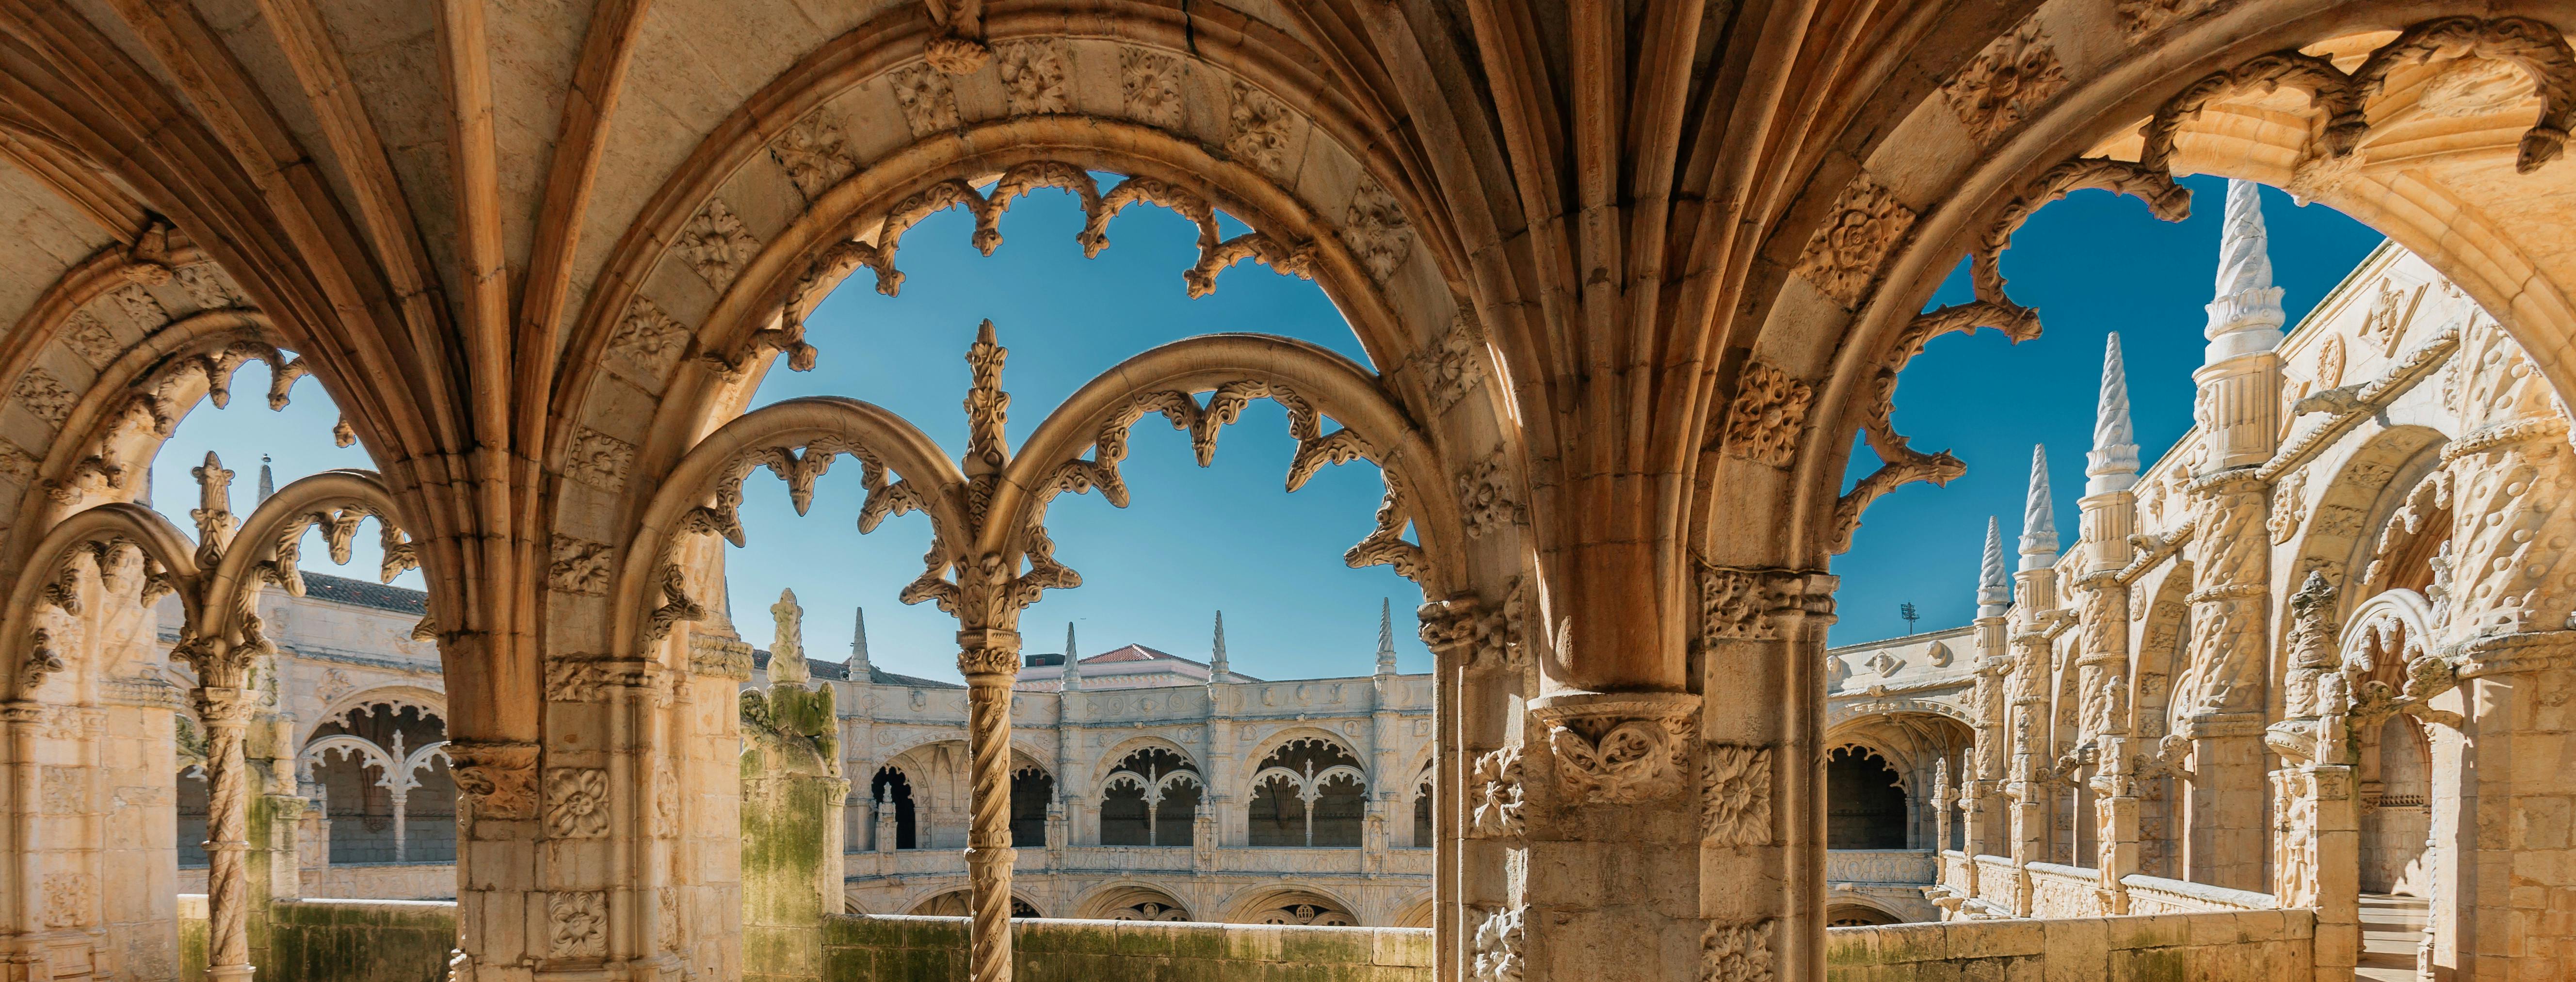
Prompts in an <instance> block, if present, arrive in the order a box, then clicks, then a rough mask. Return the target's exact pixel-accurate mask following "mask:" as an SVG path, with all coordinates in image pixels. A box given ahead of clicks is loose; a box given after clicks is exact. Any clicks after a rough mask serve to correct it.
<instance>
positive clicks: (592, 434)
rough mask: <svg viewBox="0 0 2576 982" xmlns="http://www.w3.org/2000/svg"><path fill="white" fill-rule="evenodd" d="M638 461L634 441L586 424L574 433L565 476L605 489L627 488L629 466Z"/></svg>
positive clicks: (566, 462) (567, 454)
mask: <svg viewBox="0 0 2576 982" xmlns="http://www.w3.org/2000/svg"><path fill="white" fill-rule="evenodd" d="M634 462H635V445H634V444H632V443H628V442H626V441H624V440H620V439H618V438H616V437H613V436H610V435H608V434H606V433H602V432H599V431H598V430H594V429H591V428H590V427H587V426H584V427H579V428H577V429H576V430H574V432H573V437H572V449H571V450H570V451H568V452H567V453H566V454H565V455H564V476H565V477H569V478H572V479H573V480H576V481H580V482H582V483H584V484H588V485H590V486H592V487H596V488H598V489H600V490H602V491H612V492H613V491H623V490H625V489H626V469H627V468H628V467H629V466H630V465H632V464H633V463H634Z"/></svg>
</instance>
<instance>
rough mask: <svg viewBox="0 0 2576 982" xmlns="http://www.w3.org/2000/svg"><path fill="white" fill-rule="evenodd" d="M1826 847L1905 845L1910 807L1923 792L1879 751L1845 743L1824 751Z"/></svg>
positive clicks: (1883, 847)
mask: <svg viewBox="0 0 2576 982" xmlns="http://www.w3.org/2000/svg"><path fill="white" fill-rule="evenodd" d="M1824 770H1825V800H1826V804H1825V816H1826V817H1825V826H1826V832H1825V843H1826V845H1825V847H1826V848H1828V849H1903V848H1906V845H1907V842H1906V839H1907V836H1908V834H1909V830H1908V829H1907V828H1906V824H1907V823H1906V817H1905V812H1906V811H1907V810H1908V808H1909V806H1911V805H1914V804H1917V803H1918V802H1919V798H1920V796H1918V795H1915V794H1911V793H1909V792H1908V791H1907V790H1906V787H1905V784H1906V780H1907V775H1905V774H1904V772H1902V771H1901V770H1899V769H1898V768H1897V767H1896V766H1895V765H1894V764H1893V763H1892V762H1890V761H1888V760H1887V759H1886V758H1885V757H1883V756H1881V755H1880V754H1879V753H1878V752H1877V751H1876V750H1873V749H1871V748H1869V747H1867V746H1864V745H1861V744H1857V743H1845V744H1843V745H1842V746H1838V747H1835V748H1833V749H1832V750H1830V751H1828V752H1827V753H1826V755H1825V768H1824Z"/></svg>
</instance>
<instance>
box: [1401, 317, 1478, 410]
mask: <svg viewBox="0 0 2576 982" xmlns="http://www.w3.org/2000/svg"><path fill="white" fill-rule="evenodd" d="M1484 347H1485V338H1484V331H1483V330H1482V329H1480V328H1478V327H1477V326H1476V318H1475V317H1474V316H1473V315H1472V314H1470V313H1468V312H1467V311H1466V310H1465V309H1463V308H1462V309H1460V310H1459V311H1458V315H1457V317H1456V318H1455V319H1453V320H1452V321H1451V322H1450V324H1449V333H1447V334H1443V335H1441V336H1440V343H1439V344H1437V345H1432V346H1429V347H1425V348H1423V349H1422V350H1420V351H1417V352H1414V353H1413V367H1414V371H1416V372H1419V373H1421V375H1422V387H1423V388H1424V389H1425V390H1427V391H1428V392H1429V393H1430V394H1431V414H1432V415H1434V416H1437V415H1440V414H1442V413H1446V412H1448V411H1449V407H1451V406H1455V405H1457V404H1458V400H1460V399H1464V398H1466V397H1467V393H1468V391H1470V390H1472V389H1474V388H1475V387H1476V385H1477V383H1480V382H1482V381H1484V378H1485V367H1484V366H1485V360H1484V357H1483V355H1484Z"/></svg>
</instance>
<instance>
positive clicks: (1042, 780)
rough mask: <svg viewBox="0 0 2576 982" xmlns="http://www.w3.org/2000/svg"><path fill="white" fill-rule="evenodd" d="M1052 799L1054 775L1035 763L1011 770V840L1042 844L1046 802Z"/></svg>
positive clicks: (1045, 825)
mask: <svg viewBox="0 0 2576 982" xmlns="http://www.w3.org/2000/svg"><path fill="white" fill-rule="evenodd" d="M1054 800H1055V778H1054V777H1053V776H1051V775H1049V774H1047V772H1045V771H1042V770H1039V769H1037V768H1035V767H1023V768H1020V769H1019V770H1016V771H1012V772H1011V844H1012V845H1014V846H1029V847H1044V846H1045V845H1046V827H1047V803H1048V802H1051V801H1054Z"/></svg>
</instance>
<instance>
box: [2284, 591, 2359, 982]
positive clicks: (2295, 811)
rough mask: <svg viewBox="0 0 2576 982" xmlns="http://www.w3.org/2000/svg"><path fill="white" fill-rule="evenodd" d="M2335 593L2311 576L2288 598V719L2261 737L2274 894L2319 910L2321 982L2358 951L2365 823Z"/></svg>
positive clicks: (2339, 975)
mask: <svg viewBox="0 0 2576 982" xmlns="http://www.w3.org/2000/svg"><path fill="white" fill-rule="evenodd" d="M2335 607H2336V590H2335V588H2334V587H2333V586H2332V585H2331V584H2328V583H2327V582H2326V579H2325V576H2324V575H2323V574H2320V573H2314V572H2311V573H2309V574H2308V579H2307V581H2306V583H2304V584H2302V585H2301V586H2300V588H2299V592H2297V593H2295V594H2292V595H2291V596H2290V637H2289V645H2288V647H2289V651H2288V656H2289V667H2288V669H2287V671H2286V672H2285V673H2284V674H2283V681H2282V700H2281V712H2282V716H2283V717H2284V718H2283V719H2282V720H2281V721H2280V722H2278V723H2274V724H2272V725H2271V726H2269V727H2267V728H2266V729H2265V731H2264V735H2263V741H2264V744H2265V745H2266V746H2267V747H2269V748H2270V749H2271V750H2272V751H2273V752H2274V753H2277V754H2279V755H2280V756H2281V759H2282V762H2283V765H2284V766H2282V767H2281V768H2280V769H2278V770H2275V771H2273V772H2272V774H2271V783H2272V802H2273V827H2272V836H2273V846H2272V895H2273V896H2275V897H2279V898H2280V899H2281V905H2282V906H2284V907H2313V908H2316V911H2317V929H2316V955H2315V958H2314V960H2313V963H2314V965H2315V967H2316V977H2317V979H2318V982H2328V980H2341V979H2348V978H2351V977H2352V970H2353V965H2354V963H2355V960H2356V959H2357V958H2358V957H2359V956H2360V952H2361V904H2360V897H2361V893H2360V891H2361V821H2360V813H2359V812H2358V811H2357V810H2356V808H2355V802H2354V800H2353V779H2354V776H2355V773H2356V768H2355V766H2354V763H2355V761H2356V760H2357V759H2358V758H2357V755H2356V754H2355V753H2354V751H2353V747H2352V740H2351V727H2350V725H2349V723H2348V719H2349V716H2348V714H2349V713H2350V712H2351V710H2352V696H2351V688H2350V685H2349V683H2348V681H2347V679H2346V678H2345V676H2344V674H2343V672H2342V671H2341V669H2342V664H2341V663H2342V658H2341V657H2340V654H2339V653H2338V652H2337V651H2336V644H2337V641H2338V639H2339V637H2340V635H2341V634H2342V632H2341V630H2340V629H2339V628H2338V627H2337V623H2336V621H2337V618H2336V612H2335Z"/></svg>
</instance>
